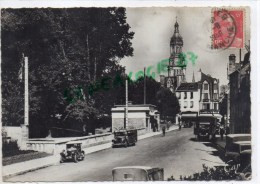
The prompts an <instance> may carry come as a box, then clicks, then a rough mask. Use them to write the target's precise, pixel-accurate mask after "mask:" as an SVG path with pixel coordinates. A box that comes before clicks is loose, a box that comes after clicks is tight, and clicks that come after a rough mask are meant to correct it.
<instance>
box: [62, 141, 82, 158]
mask: <svg viewBox="0 0 260 184" xmlns="http://www.w3.org/2000/svg"><path fill="white" fill-rule="evenodd" d="M81 145H82V143H81V142H79V141H71V142H68V143H67V144H66V150H63V151H62V152H61V153H60V163H62V162H65V161H74V162H78V161H81V160H84V158H85V152H84V151H83V150H82V149H81Z"/></svg>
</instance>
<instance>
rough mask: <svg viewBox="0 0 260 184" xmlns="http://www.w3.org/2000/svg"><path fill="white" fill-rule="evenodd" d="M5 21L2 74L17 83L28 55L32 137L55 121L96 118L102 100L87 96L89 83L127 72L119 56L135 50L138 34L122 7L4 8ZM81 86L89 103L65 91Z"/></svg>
mask: <svg viewBox="0 0 260 184" xmlns="http://www.w3.org/2000/svg"><path fill="white" fill-rule="evenodd" d="M1 21H2V24H1V31H2V38H3V39H2V40H1V41H2V68H3V71H4V72H3V73H2V76H7V77H3V79H12V80H11V81H10V83H11V85H14V86H15V85H19V84H18V82H17V78H18V71H19V69H20V67H21V62H20V61H21V58H22V54H24V55H25V56H28V57H29V75H30V76H29V81H30V86H29V91H30V98H29V100H30V120H32V121H30V126H31V127H30V130H32V132H31V133H32V134H31V136H33V137H35V136H41V137H43V136H46V135H47V134H48V129H49V128H50V127H52V126H54V125H55V122H57V121H63V120H64V122H65V121H66V120H68V118H72V119H75V120H77V122H83V124H84V123H86V122H85V118H90V117H89V116H91V118H93V119H95V116H96V114H97V113H96V112H98V110H97V109H99V108H100V106H99V105H100V103H99V104H98V103H97V101H98V100H97V98H95V97H91V96H90V95H88V88H87V87H86V86H89V85H90V83H92V82H93V81H97V80H99V79H101V78H102V77H103V76H105V75H106V76H114V75H115V73H116V72H119V73H121V72H122V71H124V69H123V67H122V66H120V65H119V60H120V59H122V58H123V57H125V56H131V55H132V54H133V48H132V47H131V39H132V38H133V35H134V33H133V32H130V31H129V29H130V26H129V25H128V24H127V22H126V16H125V9H124V8H79V9H2V11H1ZM11 73H14V75H13V76H11ZM7 82H8V81H7V80H3V83H2V84H3V85H6V83H7ZM78 87H82V88H83V91H82V94H83V95H84V96H85V97H86V98H84V99H83V100H84V101H85V102H84V103H81V102H77V101H75V102H74V103H75V104H71V103H69V102H67V101H66V99H65V98H64V92H65V91H66V89H75V88H78ZM21 94H23V92H22V93H21ZM111 95H112V94H111ZM21 98H22V97H21ZM100 98H101V99H102V98H103V99H104V98H105V97H104V96H101V97H100ZM79 101H82V99H79ZM111 103H112V102H110V104H111ZM6 105H8V104H6ZM107 108H108V107H106V108H105V109H106V110H107ZM3 109H8V108H3ZM95 109H96V110H95ZM88 110H91V112H93V113H87V111H88ZM7 111H8V110H7ZM100 112H103V111H100ZM6 113H7V114H8V112H6ZM56 114H61V120H58V119H57V118H55V115H56ZM68 114H69V115H68ZM83 114H84V115H83ZM66 117H67V118H66ZM67 123H68V122H67ZM92 123H94V122H92ZM7 124H8V122H7ZM39 127H40V130H38V129H39Z"/></svg>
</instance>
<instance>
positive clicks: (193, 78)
mask: <svg viewBox="0 0 260 184" xmlns="http://www.w3.org/2000/svg"><path fill="white" fill-rule="evenodd" d="M192 82H193V83H194V82H195V76H194V71H193V76H192Z"/></svg>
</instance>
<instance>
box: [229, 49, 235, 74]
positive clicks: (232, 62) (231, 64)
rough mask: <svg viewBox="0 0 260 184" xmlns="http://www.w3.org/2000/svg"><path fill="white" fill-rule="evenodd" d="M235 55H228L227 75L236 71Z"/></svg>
mask: <svg viewBox="0 0 260 184" xmlns="http://www.w3.org/2000/svg"><path fill="white" fill-rule="evenodd" d="M235 65H236V55H235V54H230V55H229V66H228V75H229V74H230V73H232V72H234V70H235V69H236V66H235Z"/></svg>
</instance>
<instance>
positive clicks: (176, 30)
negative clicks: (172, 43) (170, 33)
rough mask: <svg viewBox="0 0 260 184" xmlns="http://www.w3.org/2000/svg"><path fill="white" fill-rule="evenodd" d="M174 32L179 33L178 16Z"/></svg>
mask: <svg viewBox="0 0 260 184" xmlns="http://www.w3.org/2000/svg"><path fill="white" fill-rule="evenodd" d="M174 33H179V24H178V22H177V16H176V22H175V24H174Z"/></svg>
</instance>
